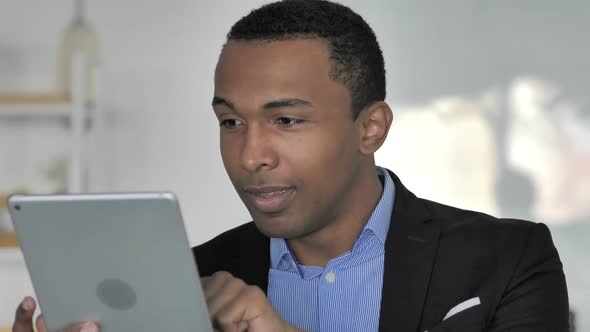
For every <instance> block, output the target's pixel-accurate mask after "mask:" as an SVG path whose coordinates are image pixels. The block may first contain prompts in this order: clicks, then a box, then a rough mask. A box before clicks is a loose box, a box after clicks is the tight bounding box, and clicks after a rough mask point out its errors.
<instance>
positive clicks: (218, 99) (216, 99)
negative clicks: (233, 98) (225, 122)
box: [211, 96, 235, 110]
mask: <svg viewBox="0 0 590 332" xmlns="http://www.w3.org/2000/svg"><path fill="white" fill-rule="evenodd" d="M217 105H225V106H227V107H229V108H230V109H232V110H233V109H235V108H234V104H232V103H231V102H230V101H229V100H225V99H224V98H221V97H217V96H215V97H213V101H212V102H211V106H217Z"/></svg>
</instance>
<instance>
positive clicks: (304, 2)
mask: <svg viewBox="0 0 590 332" xmlns="http://www.w3.org/2000/svg"><path fill="white" fill-rule="evenodd" d="M299 38H301V39H305V38H319V39H323V40H325V41H326V42H327V44H328V48H329V51H330V60H331V62H332V69H331V78H332V79H334V80H336V81H339V82H341V83H343V84H344V85H345V86H346V87H347V88H348V89H349V91H350V95H351V98H352V105H351V108H352V112H353V119H356V118H357V117H358V114H359V113H360V112H361V110H362V109H363V108H365V107H366V106H368V105H370V104H371V103H373V102H375V101H383V100H385V64H384V61H383V53H382V52H381V48H380V47H379V43H378V42H377V37H376V36H375V33H374V32H373V30H372V29H371V27H370V26H369V25H368V24H367V22H365V20H363V18H362V17H361V16H360V15H358V14H357V13H355V12H353V11H352V10H351V9H350V8H348V7H346V6H343V5H340V4H337V3H334V2H330V1H326V0H283V1H278V2H273V3H270V4H267V5H264V6H262V7H260V8H258V9H254V10H253V11H251V12H250V13H249V14H248V15H246V16H244V17H242V18H241V19H240V20H239V21H238V22H236V23H235V24H234V25H233V26H232V28H231V30H230V31H229V33H228V34H227V41H228V42H229V41H232V40H236V41H249V40H263V41H275V40H288V39H299Z"/></svg>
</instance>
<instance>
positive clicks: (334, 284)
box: [14, 0, 568, 332]
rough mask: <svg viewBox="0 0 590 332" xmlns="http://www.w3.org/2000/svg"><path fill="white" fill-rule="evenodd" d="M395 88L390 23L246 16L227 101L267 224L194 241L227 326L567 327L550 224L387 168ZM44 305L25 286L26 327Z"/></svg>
mask: <svg viewBox="0 0 590 332" xmlns="http://www.w3.org/2000/svg"><path fill="white" fill-rule="evenodd" d="M384 99H385V70H384V64H383V57H382V54H381V50H380V48H379V45H378V43H377V40H376V38H375V35H374V33H373V32H372V30H371V28H370V27H369V26H368V25H367V24H366V23H365V22H364V21H363V19H362V18H361V17H360V16H358V15H357V14H355V13H354V12H352V11H351V10H350V9H349V8H347V7H344V6H341V5H337V4H334V3H331V2H327V1H316V0H312V1H303V0H288V1H283V2H276V3H272V4H269V5H266V6H263V7H261V8H259V9H257V10H254V11H253V12H251V13H250V14H249V15H248V16H246V17H244V18H242V19H241V20H240V21H238V22H237V23H236V24H235V25H234V26H233V27H232V29H231V31H230V32H229V34H228V40H227V43H226V44H225V46H224V48H223V50H222V52H221V55H220V58H219V62H218V64H217V68H216V71H215V96H214V98H213V108H214V110H215V114H216V116H217V118H218V119H219V123H220V126H221V129H220V139H221V154H222V158H223V162H224V165H225V168H226V170H227V172H228V175H229V177H230V179H231V181H232V183H233V185H234V187H235V188H236V190H237V192H238V194H239V195H240V197H241V199H242V200H243V202H244V204H245V205H246V207H247V208H248V210H249V212H250V214H251V215H252V218H253V220H254V222H253V223H247V224H245V225H242V226H240V227H238V228H235V229H233V230H230V231H228V232H226V233H223V234H221V235H220V236H218V237H216V238H215V239H213V240H211V241H209V242H207V243H205V244H203V245H200V246H198V247H196V248H194V254H195V257H196V260H197V262H198V265H199V270H200V272H201V274H202V275H203V276H206V277H204V278H203V279H202V284H203V288H204V291H205V295H206V298H207V304H208V308H209V312H210V315H211V319H212V321H213V324H214V326H215V327H216V328H217V329H219V330H222V331H245V330H248V331H251V332H257V331H273V332H276V331H297V330H299V329H300V330H308V331H376V330H379V331H424V330H430V331H432V332H434V331H443V330H444V331H448V330H451V331H480V330H490V331H567V330H568V302H567V291H566V286H565V281H564V275H563V272H562V267H561V262H560V261H559V257H558V255H557V252H556V250H555V248H554V246H553V244H552V241H551V238H550V235H549V232H548V230H547V228H546V227H545V226H544V225H540V224H533V223H529V222H524V221H516V220H498V219H495V218H493V217H491V216H487V215H484V214H480V213H476V212H471V211H464V210H459V209H456V208H452V207H448V206H443V205H440V204H437V203H434V202H430V201H426V200H422V199H419V198H417V197H415V196H414V195H413V194H412V193H411V192H409V191H408V190H407V189H406V188H405V187H404V186H403V185H402V183H401V181H400V180H399V179H398V178H397V177H396V176H395V175H394V174H393V173H392V172H390V171H388V170H385V169H382V168H376V166H375V163H374V158H373V154H374V153H375V151H377V149H378V148H379V147H380V146H381V145H382V144H383V142H384V141H385V138H386V137H387V133H388V130H389V128H390V125H391V122H392V112H391V110H390V108H389V106H388V105H387V104H386V103H385V102H384ZM408 144H411V142H408ZM425 162H427V161H426V160H425ZM25 307H27V308H28V309H25ZM32 309H34V302H33V301H32V299H30V298H27V299H25V301H24V302H23V305H21V306H20V307H19V309H18V310H17V315H16V322H15V327H14V330H15V331H17V332H21V331H27V332H28V331H31V327H32V323H31V318H30V317H31V316H32ZM39 323H40V325H41V327H43V326H42V325H43V321H42V320H40V321H39ZM86 327H95V326H94V325H87V326H86ZM80 328H81V326H76V327H72V328H71V330H72V331H78V330H80Z"/></svg>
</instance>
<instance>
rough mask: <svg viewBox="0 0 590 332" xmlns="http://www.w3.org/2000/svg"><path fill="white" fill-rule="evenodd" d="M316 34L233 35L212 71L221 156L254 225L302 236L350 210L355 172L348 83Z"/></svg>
mask: <svg viewBox="0 0 590 332" xmlns="http://www.w3.org/2000/svg"><path fill="white" fill-rule="evenodd" d="M330 69H331V64H330V60H329V53H328V48H327V46H326V45H325V44H324V42H323V41H321V40H317V39H297V40H287V41H273V42H261V41H231V42H229V43H228V44H227V45H226V46H225V48H224V50H223V51H222V54H221V56H220V59H219V63H218V65H217V69H216V73H215V98H214V101H213V106H214V110H215V114H216V116H217V118H218V119H219V122H220V124H221V129H220V139H221V141H220V146H221V155H222V159H223V163H224V165H225V168H226V170H227V173H228V175H229V177H230V179H231V181H232V183H233V185H234V187H235V188H236V190H237V192H238V194H239V196H240V198H241V199H242V201H243V202H244V204H245V205H246V207H247V208H248V210H249V212H250V214H251V215H252V218H253V220H254V222H255V223H256V225H257V227H258V228H259V229H260V231H261V232H263V233H265V234H266V235H268V236H271V237H283V238H301V237H304V236H306V235H309V234H312V233H314V232H316V231H318V230H320V229H322V228H323V227H325V226H326V225H329V224H330V223H333V222H336V220H338V218H340V217H341V216H342V215H343V214H345V213H346V211H347V210H346V209H347V208H348V207H347V205H349V204H350V202H349V201H348V200H347V198H349V197H350V196H351V195H350V194H349V192H350V191H353V190H354V187H355V185H356V184H357V180H358V178H359V176H360V173H361V172H360V165H361V160H362V155H361V153H360V152H359V128H358V126H357V123H356V122H355V121H353V120H352V113H351V97H350V93H349V90H348V89H347V88H346V87H345V86H344V85H343V84H341V83H340V82H337V81H334V80H332V79H331V78H330Z"/></svg>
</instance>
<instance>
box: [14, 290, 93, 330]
mask: <svg viewBox="0 0 590 332" xmlns="http://www.w3.org/2000/svg"><path fill="white" fill-rule="evenodd" d="M36 307H37V304H36V303H35V300H34V299H33V298H32V297H29V296H27V297H25V298H24V300H23V301H22V302H21V304H20V305H19V306H18V308H16V315H15V317H14V324H12V332H33V314H34V313H35V308H36ZM35 326H36V327H37V331H38V332H47V327H45V319H43V315H39V317H37V320H36V322H35ZM61 332H98V326H97V325H96V324H94V323H92V322H88V323H83V324H76V325H72V326H70V327H68V328H66V329H64V330H62V331H61Z"/></svg>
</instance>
